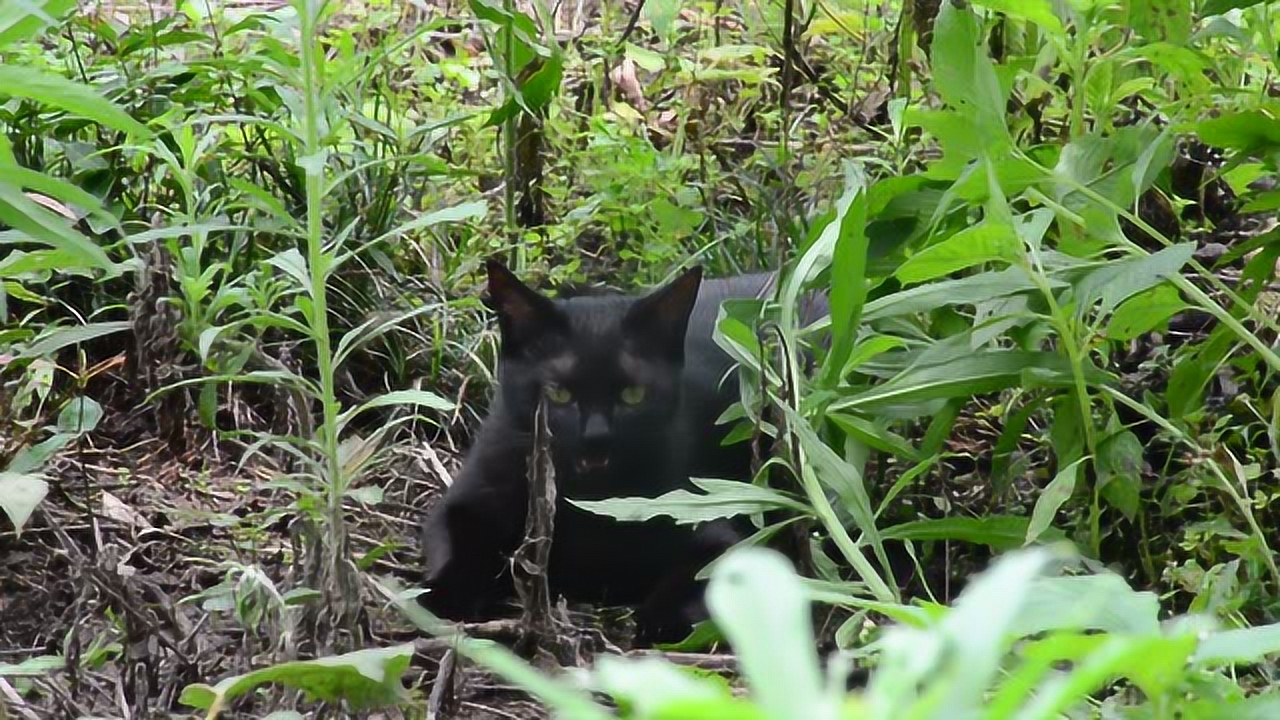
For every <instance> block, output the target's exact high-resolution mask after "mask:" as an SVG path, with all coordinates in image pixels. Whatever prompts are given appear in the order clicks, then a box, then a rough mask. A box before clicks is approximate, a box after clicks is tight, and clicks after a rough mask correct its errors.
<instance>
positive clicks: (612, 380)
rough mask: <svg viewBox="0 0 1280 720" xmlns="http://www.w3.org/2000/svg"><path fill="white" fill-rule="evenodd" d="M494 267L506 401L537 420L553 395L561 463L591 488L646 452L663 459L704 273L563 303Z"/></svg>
mask: <svg viewBox="0 0 1280 720" xmlns="http://www.w3.org/2000/svg"><path fill="white" fill-rule="evenodd" d="M487 269H488V273H489V304H490V306H491V307H492V308H493V309H494V311H495V312H496V313H497V316H498V326H499V329H500V331H501V341H502V349H501V354H502V377H501V392H502V394H503V401H504V403H505V404H506V405H507V408H508V409H509V410H510V411H511V412H512V413H513V415H514V416H515V417H516V418H518V419H519V420H520V421H521V422H527V421H530V420H531V419H532V417H533V412H534V409H535V407H536V406H537V403H538V401H539V400H540V398H542V397H544V396H545V397H546V399H547V408H548V413H547V422H548V427H549V429H550V430H551V433H552V436H553V440H552V446H553V452H554V453H555V455H556V458H557V465H558V466H560V467H564V468H566V469H572V471H573V473H574V475H575V477H577V478H578V479H581V480H584V481H589V480H590V479H591V478H592V477H600V476H603V475H604V474H605V473H607V472H608V471H609V470H610V469H611V467H616V465H617V464H618V463H624V462H634V460H635V459H637V458H639V457H643V455H644V453H645V451H646V449H647V451H648V452H649V453H650V456H649V457H650V458H652V454H651V453H653V452H654V451H657V452H662V449H661V448H659V447H654V446H653V444H652V440H653V438H654V437H655V436H659V435H661V434H663V433H664V432H667V431H669V430H670V429H671V423H672V421H673V419H674V417H675V414H676V411H677V409H678V407H679V403H680V378H681V371H682V369H683V366H684V347H685V333H686V331H687V329H688V325H689V314H690V312H692V310H693V306H694V302H695V300H696V299H697V297H698V289H699V286H700V285H701V282H702V268H701V267H697V266H695V267H694V268H692V269H690V270H688V271H686V272H685V273H684V274H682V275H680V276H679V277H677V278H676V279H675V280H673V281H671V282H670V283H669V284H667V285H665V286H663V287H661V288H659V289H657V290H655V291H653V292H652V293H650V294H648V295H645V296H643V297H640V298H634V297H630V296H625V295H615V294H600V295H579V296H575V297H570V298H561V299H554V300H553V299H551V298H548V297H546V296H543V295H541V294H539V293H538V292H536V291H534V290H533V289H531V288H529V287H528V286H526V285H525V284H524V283H522V282H520V280H518V279H517V278H516V276H515V275H513V274H512V273H511V271H510V270H508V269H507V268H506V267H504V266H503V265H502V264H501V263H500V262H498V261H496V260H491V261H489V263H488V266H487ZM575 485H579V486H580V487H581V486H582V485H583V484H580V483H575Z"/></svg>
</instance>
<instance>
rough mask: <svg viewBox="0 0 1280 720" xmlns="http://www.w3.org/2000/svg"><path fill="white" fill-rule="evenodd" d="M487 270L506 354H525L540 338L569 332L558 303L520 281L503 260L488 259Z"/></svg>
mask: <svg viewBox="0 0 1280 720" xmlns="http://www.w3.org/2000/svg"><path fill="white" fill-rule="evenodd" d="M485 270H486V271H487V272H488V274H489V302H488V305H489V307H490V308H492V309H493V311H494V312H495V313H497V314H498V329H499V330H500V331H501V332H502V352H503V354H505V355H520V354H523V353H525V352H526V351H527V350H528V349H529V346H530V344H531V343H533V342H534V341H536V340H537V339H538V338H541V337H544V336H546V335H548V334H554V333H561V332H563V331H564V330H565V329H566V325H565V319H564V316H563V315H562V314H561V313H560V310H559V309H557V308H556V306H555V303H553V302H551V300H550V299H549V298H547V297H545V296H543V295H540V294H539V293H538V292H537V291H535V290H533V289H532V288H530V287H529V286H527V285H525V284H524V283H522V282H520V279H519V278H517V277H516V276H515V274H514V273H512V272H511V271H510V270H508V269H507V267H506V266H505V265H503V264H502V263H501V262H500V261H498V260H495V259H492V258H490V259H489V260H486V261H485Z"/></svg>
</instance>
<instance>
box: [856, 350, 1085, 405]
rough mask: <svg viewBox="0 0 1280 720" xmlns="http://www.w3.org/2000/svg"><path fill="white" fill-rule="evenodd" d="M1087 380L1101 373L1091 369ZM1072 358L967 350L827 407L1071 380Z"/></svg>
mask: <svg viewBox="0 0 1280 720" xmlns="http://www.w3.org/2000/svg"><path fill="white" fill-rule="evenodd" d="M1086 372H1088V373H1089V376H1090V377H1089V380H1090V382H1102V381H1103V380H1104V377H1103V376H1102V375H1101V374H1100V373H1097V372H1096V371H1089V370H1086ZM1073 377H1074V376H1073V375H1072V370H1071V365H1070V363H1068V362H1067V360H1066V359H1065V358H1063V357H1062V356H1061V355H1059V354H1058V353H1051V352H1027V351H1005V352H991V351H988V352H969V353H966V354H963V355H956V356H953V357H951V358H948V359H947V360H946V361H943V362H937V363H934V364H929V365H924V366H917V367H910V368H907V369H906V370H904V371H903V372H901V373H900V374H898V375H896V376H895V377H893V378H892V379H890V380H888V381H886V382H883V383H881V384H879V385H876V386H873V387H871V388H870V389H867V390H864V391H862V392H859V393H856V394H854V395H851V396H849V397H844V398H841V399H839V400H836V401H835V402H833V403H832V404H831V410H849V409H854V408H857V409H859V410H861V411H863V412H873V411H875V410H876V409H888V408H892V407H898V408H899V409H902V408H903V406H910V407H908V408H906V409H904V410H903V411H904V412H907V411H910V410H911V408H914V407H916V406H917V405H918V404H919V403H923V402H926V401H930V400H945V399H949V398H967V397H973V396H975V395H981V394H984V393H989V392H995V391H997V390H1003V389H1005V388H1009V387H1014V386H1016V385H1019V384H1022V383H1024V382H1025V381H1026V380H1028V379H1034V380H1035V381H1037V382H1039V383H1043V384H1045V385H1069V384H1071V383H1072V382H1073Z"/></svg>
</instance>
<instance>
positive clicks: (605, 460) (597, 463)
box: [578, 455, 609, 473]
mask: <svg viewBox="0 0 1280 720" xmlns="http://www.w3.org/2000/svg"><path fill="white" fill-rule="evenodd" d="M608 467H609V456H608V455H600V456H598V457H592V456H590V455H584V456H582V457H580V458H578V472H581V473H589V472H596V471H597V470H604V469H606V468H608Z"/></svg>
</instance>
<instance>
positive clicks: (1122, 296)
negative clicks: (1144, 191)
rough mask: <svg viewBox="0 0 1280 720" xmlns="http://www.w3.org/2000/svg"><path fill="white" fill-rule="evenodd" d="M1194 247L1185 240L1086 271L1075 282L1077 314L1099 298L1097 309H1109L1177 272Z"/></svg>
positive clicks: (1099, 311)
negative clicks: (1155, 251) (1148, 253)
mask: <svg viewBox="0 0 1280 720" xmlns="http://www.w3.org/2000/svg"><path fill="white" fill-rule="evenodd" d="M1195 251H1196V244H1195V243H1194V242H1185V243H1180V244H1178V245H1171V246H1169V247H1167V248H1164V249H1162V250H1160V251H1159V252H1157V253H1153V254H1151V255H1144V256H1141V257H1133V258H1125V259H1124V260H1119V261H1117V262H1111V263H1107V264H1105V265H1101V266H1099V267H1097V268H1095V269H1094V270H1091V271H1089V273H1088V274H1086V275H1085V276H1084V277H1082V278H1081V279H1080V280H1079V281H1078V282H1077V284H1076V288H1075V292H1076V296H1077V298H1079V300H1078V303H1077V304H1076V313H1077V315H1082V314H1083V313H1085V312H1087V311H1089V310H1090V309H1092V308H1093V305H1094V303H1097V302H1099V301H1100V302H1101V305H1100V307H1099V309H1098V313H1099V314H1100V315H1106V314H1108V313H1110V312H1111V311H1112V310H1114V309H1115V307H1116V306H1117V305H1119V304H1120V303H1122V302H1124V301H1125V300H1128V299H1129V298H1130V297H1132V296H1134V295H1136V294H1138V293H1140V292H1143V291H1144V290H1147V289H1149V288H1152V287H1154V286H1156V285H1158V284H1160V283H1162V282H1164V281H1165V280H1167V279H1168V278H1170V277H1172V276H1174V275H1177V274H1178V272H1179V271H1180V270H1181V269H1182V266H1184V265H1186V264H1187V263H1188V262H1190V261H1191V257H1192V255H1193V254H1195Z"/></svg>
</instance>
